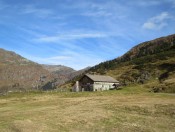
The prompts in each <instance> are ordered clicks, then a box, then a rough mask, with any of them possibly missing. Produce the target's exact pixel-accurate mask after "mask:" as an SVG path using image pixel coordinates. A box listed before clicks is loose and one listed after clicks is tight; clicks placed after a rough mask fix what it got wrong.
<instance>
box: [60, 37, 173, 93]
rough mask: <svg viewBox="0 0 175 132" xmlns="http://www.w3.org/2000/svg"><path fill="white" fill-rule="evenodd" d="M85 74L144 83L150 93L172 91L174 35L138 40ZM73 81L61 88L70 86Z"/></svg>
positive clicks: (123, 83)
mask: <svg viewBox="0 0 175 132" xmlns="http://www.w3.org/2000/svg"><path fill="white" fill-rule="evenodd" d="M87 73H91V74H100V75H110V76H112V77H114V78H116V79H117V80H119V81H120V83H121V84H122V85H129V84H142V85H143V84H144V86H145V87H147V88H150V89H151V90H152V91H154V92H159V91H162V92H175V35H170V36H167V37H162V38H158V39H155V40H152V41H148V42H144V43H141V44H139V45H137V46H135V47H133V48H132V49H131V50H130V51H128V52H127V53H126V54H124V55H123V56H121V57H119V58H117V59H114V60H110V61H106V62H103V63H100V64H99V65H96V66H94V67H92V68H91V69H90V70H88V71H87ZM80 77H81V76H79V77H77V78H75V79H74V81H75V80H77V79H79V78H80ZM74 81H72V82H69V83H67V84H66V85H64V86H63V87H66V86H71V85H72V84H73V83H74Z"/></svg>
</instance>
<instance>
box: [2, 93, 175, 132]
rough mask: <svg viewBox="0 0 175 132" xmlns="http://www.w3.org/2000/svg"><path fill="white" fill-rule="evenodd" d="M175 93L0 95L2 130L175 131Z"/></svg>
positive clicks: (35, 131)
mask: <svg viewBox="0 0 175 132" xmlns="http://www.w3.org/2000/svg"><path fill="white" fill-rule="evenodd" d="M174 129H175V96H174V95H169V94H152V93H144V92H137V93H134V92H131V91H128V92H123V91H106V92H96V93H86V92H85V93H38V94H31V93H29V94H27V93H26V94H25V95H22V94H14V95H9V97H1V98H0V131H1V132H48V131H49V132H58V131H75V132H78V131H81V132H82V131H92V132H93V131H100V132H103V131H109V132H110V131H119V132H122V131H123V132H125V131H131V132H132V131H133V132H134V131H143V132H149V131H150V132H161V131H162V132H166V131H167V132H171V131H172V132H173V131H174Z"/></svg>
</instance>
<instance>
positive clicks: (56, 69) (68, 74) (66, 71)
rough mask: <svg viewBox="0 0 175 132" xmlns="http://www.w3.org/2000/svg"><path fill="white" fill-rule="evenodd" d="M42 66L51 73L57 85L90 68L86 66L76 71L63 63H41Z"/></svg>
mask: <svg viewBox="0 0 175 132" xmlns="http://www.w3.org/2000/svg"><path fill="white" fill-rule="evenodd" d="M42 67H43V68H44V69H46V70H48V71H49V72H51V74H53V76H54V78H55V80H56V84H57V86H60V85H62V84H64V83H65V82H66V81H69V80H71V79H73V78H74V77H75V76H78V75H81V74H82V73H84V72H85V71H86V70H88V69H89V68H90V67H87V68H84V69H82V70H78V71H76V70H74V69H72V68H70V67H67V66H63V65H42Z"/></svg>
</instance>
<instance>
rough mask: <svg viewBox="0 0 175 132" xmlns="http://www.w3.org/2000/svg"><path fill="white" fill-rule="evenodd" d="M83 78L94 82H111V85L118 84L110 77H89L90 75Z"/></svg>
mask: <svg viewBox="0 0 175 132" xmlns="http://www.w3.org/2000/svg"><path fill="white" fill-rule="evenodd" d="M85 76H87V77H89V78H90V79H91V80H93V81H94V82H113V83H118V82H119V81H117V80H115V79H114V78H112V77H110V76H102V75H91V74H86V75H85Z"/></svg>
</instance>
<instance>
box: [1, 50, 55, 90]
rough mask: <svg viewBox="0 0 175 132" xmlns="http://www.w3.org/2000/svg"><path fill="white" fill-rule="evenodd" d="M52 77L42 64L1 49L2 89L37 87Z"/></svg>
mask: <svg viewBox="0 0 175 132" xmlns="http://www.w3.org/2000/svg"><path fill="white" fill-rule="evenodd" d="M52 79H53V77H52V75H51V74H50V73H49V72H48V71H47V70H45V69H44V68H42V66H41V65H39V64H37V63H35V62H32V61H30V60H27V59H26V58H23V57H22V56H20V55H18V54H16V53H14V52H11V51H6V50H4V49H0V89H9V90H15V89H21V90H26V89H37V88H39V86H42V85H44V84H45V83H47V82H48V81H50V80H52Z"/></svg>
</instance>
